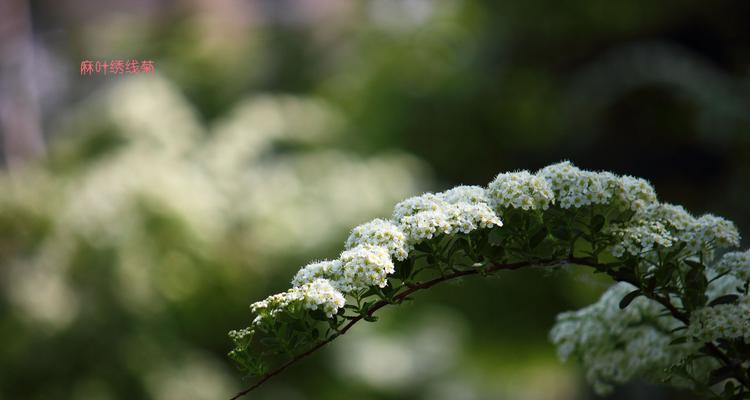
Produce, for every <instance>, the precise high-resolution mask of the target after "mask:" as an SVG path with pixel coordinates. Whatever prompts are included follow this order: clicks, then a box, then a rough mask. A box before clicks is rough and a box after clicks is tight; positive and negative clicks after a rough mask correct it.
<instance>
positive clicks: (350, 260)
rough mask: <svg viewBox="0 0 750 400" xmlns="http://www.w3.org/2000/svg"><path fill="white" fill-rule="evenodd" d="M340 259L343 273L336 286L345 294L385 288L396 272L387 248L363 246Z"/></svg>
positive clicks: (345, 253)
mask: <svg viewBox="0 0 750 400" xmlns="http://www.w3.org/2000/svg"><path fill="white" fill-rule="evenodd" d="M339 259H340V260H341V272H340V274H338V275H336V276H335V284H336V286H337V287H338V288H340V290H342V291H344V292H352V291H355V290H361V289H367V288H369V287H371V286H378V287H381V288H382V287H385V286H386V285H387V284H388V280H387V277H388V275H389V274H392V273H393V272H394V271H395V269H394V266H393V261H392V260H391V256H390V254H388V250H386V248H385V247H380V246H372V245H368V244H363V245H360V246H357V247H354V248H352V249H349V250H345V251H344V252H343V253H341V257H340V258H339Z"/></svg>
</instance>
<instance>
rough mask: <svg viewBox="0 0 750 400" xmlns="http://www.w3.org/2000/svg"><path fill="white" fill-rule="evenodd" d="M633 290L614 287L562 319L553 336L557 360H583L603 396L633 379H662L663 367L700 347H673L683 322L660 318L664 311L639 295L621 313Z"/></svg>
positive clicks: (587, 375)
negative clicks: (676, 329) (674, 335)
mask: <svg viewBox="0 0 750 400" xmlns="http://www.w3.org/2000/svg"><path fill="white" fill-rule="evenodd" d="M634 289H635V288H634V287H633V286H632V285H630V284H627V283H619V284H616V285H614V286H612V287H611V288H610V289H609V290H607V291H606V292H605V293H604V294H603V295H602V297H601V298H600V299H599V301H598V302H596V303H594V304H592V305H590V306H588V307H585V308H583V309H580V310H578V311H572V312H566V313H562V314H560V315H558V316H557V324H556V325H555V327H554V328H553V329H552V331H551V332H550V339H551V340H552V342H553V343H554V344H555V345H556V346H557V349H558V354H559V356H560V357H561V358H562V359H567V358H569V357H571V356H574V355H575V356H576V357H577V358H579V359H580V360H581V361H582V363H583V366H584V368H585V370H586V378H587V380H588V381H589V382H590V383H591V384H592V385H593V387H594V389H595V390H596V391H597V392H598V393H600V394H606V393H607V392H609V391H610V390H611V389H612V385H613V384H622V383H625V382H627V381H629V380H631V379H632V378H634V377H649V378H650V379H656V380H658V379H660V378H661V377H664V376H665V373H664V369H665V368H667V367H669V366H671V365H673V364H674V363H676V362H678V361H679V360H680V359H682V358H683V357H684V356H686V355H687V354H689V353H690V351H691V350H693V348H694V347H696V346H698V345H697V344H694V343H685V344H681V345H669V343H670V342H671V341H672V339H673V337H672V336H671V335H670V334H669V332H670V331H671V330H672V329H674V328H676V327H677V326H679V323H678V322H677V321H676V320H674V319H670V318H659V315H660V314H661V313H663V311H664V308H663V307H662V306H660V305H659V304H658V303H656V302H654V301H651V300H648V299H646V298H645V297H639V298H637V299H635V300H633V302H631V303H630V305H629V306H628V307H627V308H625V309H624V310H621V309H620V307H619V304H620V300H622V298H623V297H624V296H625V295H626V294H628V293H629V292H631V291H632V290H634Z"/></svg>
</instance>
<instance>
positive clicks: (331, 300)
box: [250, 278, 346, 325]
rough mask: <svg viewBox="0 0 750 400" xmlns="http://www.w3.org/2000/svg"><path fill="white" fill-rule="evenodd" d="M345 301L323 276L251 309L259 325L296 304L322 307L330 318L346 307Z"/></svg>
mask: <svg viewBox="0 0 750 400" xmlns="http://www.w3.org/2000/svg"><path fill="white" fill-rule="evenodd" d="M345 303H346V299H344V295H342V294H341V292H339V291H338V290H336V289H335V288H334V287H333V285H331V282H330V281H329V280H327V279H322V278H321V279H315V280H313V281H312V282H309V283H306V284H304V285H301V286H298V287H293V288H291V289H289V290H287V291H286V292H284V293H279V294H275V295H273V296H270V297H268V298H266V299H265V300H262V301H259V302H256V303H253V304H252V305H251V306H250V309H251V310H252V311H253V313H255V314H256V318H255V320H254V321H253V324H254V325H258V324H261V323H263V322H266V321H268V320H269V319H273V318H274V317H275V316H276V315H277V314H278V313H280V312H286V311H288V310H289V309H290V307H293V306H296V305H300V306H302V307H304V308H305V309H308V310H318V309H320V310H322V311H323V312H324V313H325V314H326V316H328V317H329V318H330V317H332V316H333V315H334V314H336V312H338V310H339V309H340V308H342V307H344V304H345Z"/></svg>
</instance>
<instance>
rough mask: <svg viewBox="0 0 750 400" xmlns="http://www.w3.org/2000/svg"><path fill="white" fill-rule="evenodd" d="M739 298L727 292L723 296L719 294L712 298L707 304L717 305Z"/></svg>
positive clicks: (732, 301) (730, 302) (729, 302)
mask: <svg viewBox="0 0 750 400" xmlns="http://www.w3.org/2000/svg"><path fill="white" fill-rule="evenodd" d="M738 298H739V296H738V295H736V294H728V295H725V296H719V297H717V298H715V299H713V300H712V301H711V302H710V303H708V305H709V306H712V307H713V306H718V305H719V304H732V303H734V302H735V301H737V299H738Z"/></svg>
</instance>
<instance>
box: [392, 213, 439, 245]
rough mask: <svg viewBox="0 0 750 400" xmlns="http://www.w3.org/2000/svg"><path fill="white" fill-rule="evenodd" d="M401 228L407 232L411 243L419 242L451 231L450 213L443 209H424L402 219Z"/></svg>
mask: <svg viewBox="0 0 750 400" xmlns="http://www.w3.org/2000/svg"><path fill="white" fill-rule="evenodd" d="M401 229H402V230H403V231H404V232H405V233H406V237H407V240H408V241H409V243H410V244H417V243H420V242H423V241H425V240H429V239H432V238H433V237H435V236H437V235H441V234H447V233H448V232H450V230H451V229H450V223H449V222H448V215H447V214H446V213H445V211H444V210H443V209H439V210H437V211H422V212H419V213H416V214H414V215H407V216H405V217H404V218H402V219H401Z"/></svg>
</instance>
